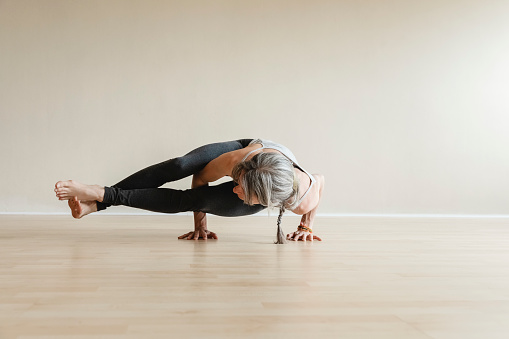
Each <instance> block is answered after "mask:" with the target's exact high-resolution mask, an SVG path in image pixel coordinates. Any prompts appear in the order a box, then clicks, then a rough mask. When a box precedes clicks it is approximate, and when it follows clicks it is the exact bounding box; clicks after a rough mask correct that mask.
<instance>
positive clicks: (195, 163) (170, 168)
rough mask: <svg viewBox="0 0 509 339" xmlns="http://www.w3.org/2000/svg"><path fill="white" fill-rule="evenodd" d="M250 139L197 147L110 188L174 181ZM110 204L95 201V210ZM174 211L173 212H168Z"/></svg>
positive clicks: (246, 142)
mask: <svg viewBox="0 0 509 339" xmlns="http://www.w3.org/2000/svg"><path fill="white" fill-rule="evenodd" d="M251 140H252V139H240V140H234V141H226V142H219V143H213V144H209V145H205V146H201V147H198V148H197V149H195V150H193V151H191V152H189V153H187V154H186V155H184V156H182V157H178V158H173V159H170V160H166V161H163V162H161V163H159V164H155V165H152V166H149V167H147V168H145V169H142V170H140V171H138V172H136V173H134V174H132V175H130V176H129V177H127V178H125V179H124V180H122V181H120V182H119V183H117V184H115V185H113V186H112V187H111V188H121V189H128V190H133V189H146V188H157V187H159V186H161V185H163V184H165V183H167V182H171V181H176V180H179V179H182V178H185V177H188V176H190V175H192V174H195V173H198V172H199V171H200V170H202V169H203V168H204V167H205V166H206V165H207V164H208V163H209V162H210V161H211V160H213V159H215V158H217V157H218V156H220V155H221V154H224V153H227V152H231V151H235V150H238V149H242V148H244V147H246V146H247V145H248V144H249V142H250V141H251ZM108 206H110V204H108V203H106V202H105V201H103V202H102V203H101V202H98V203H97V210H99V211H100V210H103V209H106V208H107V207H108ZM169 213H174V212H169Z"/></svg>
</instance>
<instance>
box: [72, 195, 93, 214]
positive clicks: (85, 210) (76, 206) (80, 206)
mask: <svg viewBox="0 0 509 339" xmlns="http://www.w3.org/2000/svg"><path fill="white" fill-rule="evenodd" d="M67 203H68V204H69V207H70V208H71V214H72V216H73V217H74V218H75V219H81V218H82V217H84V216H85V215H87V214H90V213H92V212H97V203H96V202H95V201H79V200H78V198H77V197H73V198H72V199H69V200H68V202H67Z"/></svg>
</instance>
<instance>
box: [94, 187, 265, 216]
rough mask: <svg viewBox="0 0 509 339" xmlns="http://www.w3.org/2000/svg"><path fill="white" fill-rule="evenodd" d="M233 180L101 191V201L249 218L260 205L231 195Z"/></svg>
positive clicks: (170, 210)
mask: <svg viewBox="0 0 509 339" xmlns="http://www.w3.org/2000/svg"><path fill="white" fill-rule="evenodd" d="M234 186H235V185H234V183H233V181H229V182H225V183H223V184H220V185H216V186H201V187H198V188H192V189H188V190H174V189H170V188H141V189H133V190H124V189H121V188H117V187H111V188H108V187H106V188H105V194H104V200H103V201H104V202H105V203H107V204H110V205H123V206H129V207H134V208H140V209H143V210H148V211H152V212H161V213H178V212H198V211H200V212H205V213H210V214H214V215H219V216H225V217H237V216H243V215H250V214H254V213H257V212H259V211H261V210H263V209H264V208H265V207H264V206H262V205H253V206H249V205H246V204H245V203H244V202H243V201H242V200H240V199H239V197H238V196H237V195H236V194H235V193H233V187H234Z"/></svg>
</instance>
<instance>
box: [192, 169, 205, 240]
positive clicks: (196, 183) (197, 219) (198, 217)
mask: <svg viewBox="0 0 509 339" xmlns="http://www.w3.org/2000/svg"><path fill="white" fill-rule="evenodd" d="M201 186H208V183H207V182H205V181H203V180H202V179H200V177H199V176H197V175H193V180H192V183H191V188H196V187H201ZM193 215H194V230H195V231H198V230H206V229H207V214H206V213H204V212H193Z"/></svg>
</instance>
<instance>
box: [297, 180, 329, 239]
mask: <svg viewBox="0 0 509 339" xmlns="http://www.w3.org/2000/svg"><path fill="white" fill-rule="evenodd" d="M313 176H314V177H315V178H316V184H317V185H318V187H317V188H318V190H317V191H318V192H317V193H316V194H317V195H318V199H317V202H316V204H315V206H314V207H313V208H312V209H311V210H309V211H307V212H305V213H303V214H302V218H301V220H300V225H299V227H298V229H297V231H296V232H293V234H288V238H289V239H291V240H299V239H300V240H304V241H306V239H307V240H313V238H314V239H317V240H320V241H321V240H322V239H320V238H319V237H317V236H315V235H313V234H312V230H313V223H314V219H315V216H316V211H317V210H318V206H319V205H320V202H321V200H322V194H323V188H324V186H325V177H324V176H323V175H321V174H313ZM301 227H304V228H301ZM306 228H308V229H309V230H310V231H306Z"/></svg>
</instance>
